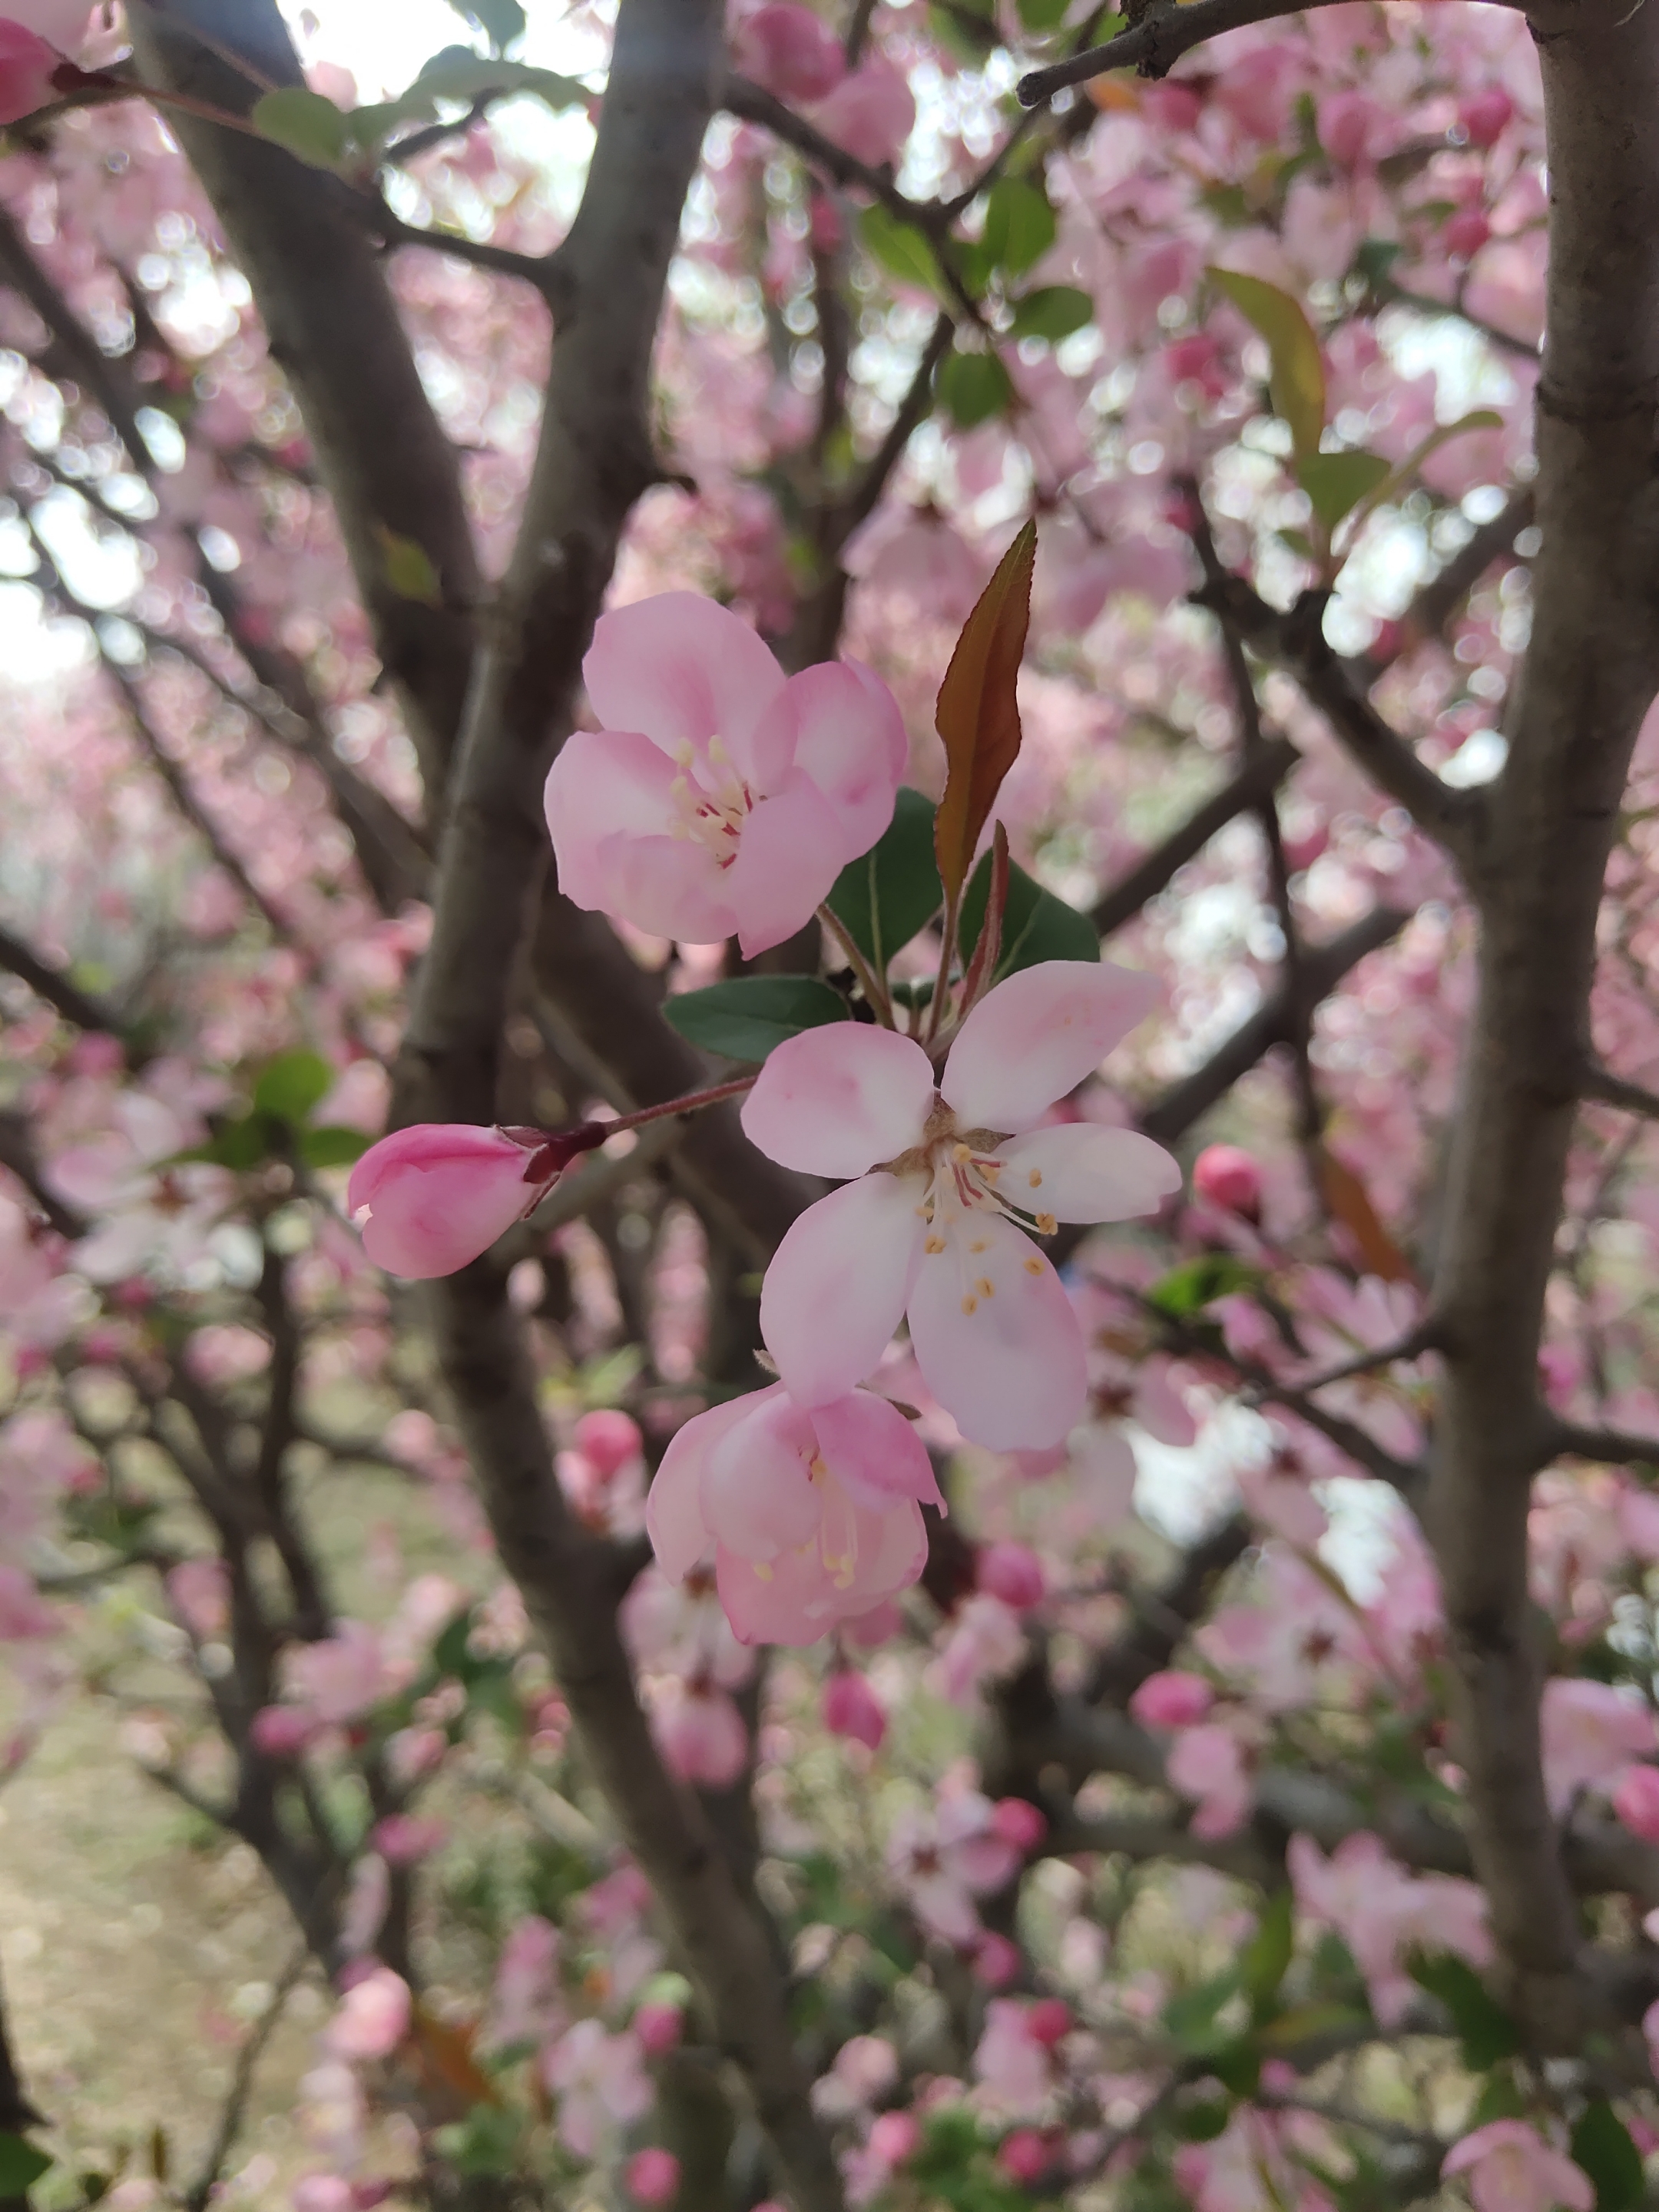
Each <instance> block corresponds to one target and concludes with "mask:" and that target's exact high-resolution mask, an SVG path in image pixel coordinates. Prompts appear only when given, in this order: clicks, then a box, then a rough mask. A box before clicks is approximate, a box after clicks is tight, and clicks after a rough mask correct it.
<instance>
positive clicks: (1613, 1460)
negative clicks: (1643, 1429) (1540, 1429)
mask: <svg viewBox="0 0 1659 2212" xmlns="http://www.w3.org/2000/svg"><path fill="white" fill-rule="evenodd" d="M1539 1449H1540V1456H1539V1460H1538V1464H1539V1466H1541V1467H1547V1466H1548V1464H1549V1462H1551V1460H1553V1459H1559V1458H1560V1457H1562V1456H1563V1455H1569V1456H1571V1458H1573V1459H1589V1460H1595V1461H1596V1462H1599V1463H1600V1464H1601V1466H1603V1467H1651V1468H1659V1437H1640V1436H1637V1435H1635V1434H1634V1433H1632V1431H1629V1430H1626V1429H1598V1428H1589V1427H1586V1426H1584V1425H1582V1424H1581V1423H1579V1422H1577V1421H1556V1420H1552V1421H1551V1422H1550V1423H1549V1425H1548V1427H1547V1430H1546V1431H1545V1434H1544V1437H1543V1439H1542V1441H1541V1445H1540V1448H1539Z"/></svg>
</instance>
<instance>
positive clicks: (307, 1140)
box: [300, 1123, 371, 1168]
mask: <svg viewBox="0 0 1659 2212" xmlns="http://www.w3.org/2000/svg"><path fill="white" fill-rule="evenodd" d="M370 1142H371V1139H369V1138H368V1137H366V1136H365V1135H364V1134H363V1133H362V1130H361V1129H348V1128H344V1127H338V1126H337V1125H335V1124H334V1123H330V1124H329V1126H328V1127H326V1128H322V1129H305V1130H302V1131H301V1134H300V1158H301V1159H302V1160H303V1161H304V1162H305V1164H306V1165H307V1167H308V1168H349V1167H351V1166H353V1165H355V1164H356V1162H357V1161H358V1160H360V1159H362V1156H363V1154H364V1153H365V1152H367V1151H368V1147H369V1144H370Z"/></svg>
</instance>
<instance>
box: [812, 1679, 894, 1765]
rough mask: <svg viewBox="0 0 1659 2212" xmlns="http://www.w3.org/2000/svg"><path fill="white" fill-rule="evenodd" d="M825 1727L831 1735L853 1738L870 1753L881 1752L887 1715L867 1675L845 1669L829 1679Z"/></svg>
mask: <svg viewBox="0 0 1659 2212" xmlns="http://www.w3.org/2000/svg"><path fill="white" fill-rule="evenodd" d="M823 1725H824V1726H825V1728H827V1729H829V1733H830V1735H844V1736H850V1737H851V1738H852V1740H853V1741H854V1742H855V1743H861V1744H863V1745H864V1746H865V1747H866V1749H868V1750H870V1751H879V1750H880V1749H881V1744H882V1738H883V1737H884V1735H886V1733H887V1716H886V1714H885V1713H884V1711H882V1708H881V1700H880V1699H878V1697H877V1695H876V1693H875V1692H874V1691H873V1690H872V1688H871V1686H870V1680H869V1677H868V1676H867V1675H866V1674H858V1673H857V1672H856V1671H855V1670H854V1668H851V1667H842V1668H837V1669H836V1672H835V1673H834V1674H832V1675H831V1676H830V1677H829V1680H828V1681H827V1682H826V1683H825V1684H824V1686H823Z"/></svg>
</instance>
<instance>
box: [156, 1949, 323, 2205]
mask: <svg viewBox="0 0 1659 2212" xmlns="http://www.w3.org/2000/svg"><path fill="white" fill-rule="evenodd" d="M311 1958H312V1952H311V1946H310V1944H309V1943H301V1945H300V1946H299V1948H298V1949H297V1950H296V1951H295V1953H294V1955H293V1956H292V1958H291V1959H290V1960H289V1962H288V1965H287V1966H285V1967H284V1968H283V1974H282V1978H281V1979H280V1980H279V1981H278V1982H277V1984H276V1987H275V1988H274V1989H273V1990H272V1991H271V1993H270V1999H269V2001H268V2002H267V2003H266V2005H265V2008H264V2011H263V2012H262V2013H261V2014H260V2015H259V2017H258V2020H257V2021H255V2022H254V2024H253V2026H252V2027H250V2028H249V2030H248V2032H247V2033H246V2035H245V2036H244V2037H243V2039H242V2047H241V2049H240V2051H238V2052H237V2054H236V2064H235V2068H234V2071H233V2073H232V2075H231V2081H230V2088H229V2091H228V2093H227V2095H226V2097H225V2101H224V2104H223V2105H222V2107H221V2108H220V2112H219V2123H218V2125H217V2126H216V2128H215V2130H214V2131H213V2140H212V2142H210V2144H209V2145H208V2148H207V2151H206V2153H205V2154H204V2157H203V2160H202V2164H201V2167H200V2170H199V2171H198V2172H197V2176H196V2179H194V2181H192V2182H191V2184H190V2185H189V2187H188V2188H187V2189H186V2190H185V2194H184V2202H185V2212H207V2205H208V2202H209V2199H210V2197H212V2194H213V2189H214V2185H215V2183H216V2181H217V2180H218V2179H219V2176H220V2175H221V2174H222V2172H224V2168H225V2161H226V2160H227V2159H228V2157H229V2156H230V2154H231V2152H232V2150H233V2149H234V2148H235V2144H236V2138H237V2136H239V2135H240V2133H241V2131H242V2125H243V2123H244V2121H245V2120H246V2118H247V2102H248V2099H249V2097H250V2096H251V2095H252V2093H253V2077H254V2075H256V2074H257V2073H258V2069H259V2061H260V2060H261V2059H262V2058H263V2057H264V2055H265V2051H266V2050H267V2049H268V2047H269V2046H270V2039H271V2037H272V2036H273V2035H275V2033H276V2029H277V2027H278V2025H279V2024H280V2022H281V2021H282V2017H283V2009H284V2008H285V2007H286V2005H287V2003H288V2001H289V1997H290V1996H293V1994H294V1992H295V1990H296V1989H297V1988H298V1987H299V1985H300V1983H301V1979H302V1978H303V1977H304V1975H305V1972H306V1969H307V1967H308V1966H310V1964H311Z"/></svg>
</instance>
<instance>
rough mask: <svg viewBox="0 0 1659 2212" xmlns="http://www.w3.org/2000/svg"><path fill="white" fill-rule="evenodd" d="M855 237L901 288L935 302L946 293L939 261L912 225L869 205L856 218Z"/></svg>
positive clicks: (928, 244) (947, 287) (922, 235)
mask: <svg viewBox="0 0 1659 2212" xmlns="http://www.w3.org/2000/svg"><path fill="white" fill-rule="evenodd" d="M859 237H860V240H861V241H862V244H863V246H864V250H865V252H866V253H867V254H868V255H869V256H870V258H871V259H872V261H875V262H877V263H878V264H879V265H880V266H881V267H882V268H883V269H884V270H886V271H887V274H888V275H889V276H894V277H896V278H897V279H898V281H899V283H901V284H910V285H913V286H915V288H916V289H918V290H920V291H923V292H930V293H932V294H933V296H934V298H935V299H944V298H945V297H946V296H947V295H948V293H949V289H950V288H949V286H948V285H947V284H946V283H945V274H944V271H943V270H941V269H940V267H939V257H938V255H937V254H936V253H935V252H933V246H931V244H930V243H929V242H928V240H927V235H926V234H925V233H924V232H922V231H920V230H918V229H917V228H916V226H915V223H913V222H900V221H899V219H898V217H897V216H891V215H889V214H888V212H887V210H886V209H885V208H884V207H883V206H881V205H880V204H879V203H872V204H871V205H870V206H869V207H867V208H866V209H865V210H864V212H863V214H862V215H860V217H859Z"/></svg>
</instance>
